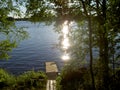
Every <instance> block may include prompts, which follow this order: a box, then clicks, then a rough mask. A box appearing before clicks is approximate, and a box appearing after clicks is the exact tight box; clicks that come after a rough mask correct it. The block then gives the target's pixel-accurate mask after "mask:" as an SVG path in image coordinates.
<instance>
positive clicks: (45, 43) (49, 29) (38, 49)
mask: <svg viewBox="0 0 120 90" xmlns="http://www.w3.org/2000/svg"><path fill="white" fill-rule="evenodd" d="M16 25H17V26H24V27H27V28H26V29H25V30H26V31H28V33H29V36H30V38H28V39H27V40H24V41H22V42H21V43H20V44H19V45H18V47H17V48H15V49H13V51H12V52H11V53H10V55H11V56H12V58H10V59H9V60H7V61H6V60H0V68H5V69H6V70H8V71H9V72H11V73H13V74H20V73H23V72H24V71H28V70H33V69H34V70H42V71H45V64H44V63H45V62H46V61H55V62H57V64H58V66H59V67H61V65H62V60H61V52H60V51H59V49H58V48H54V45H55V44H57V43H58V36H59V35H58V34H57V33H55V32H54V30H53V28H54V27H53V26H52V25H51V26H45V24H44V23H41V24H33V23H30V22H26V21H19V22H16Z"/></svg>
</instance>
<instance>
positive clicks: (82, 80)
mask: <svg viewBox="0 0 120 90" xmlns="http://www.w3.org/2000/svg"><path fill="white" fill-rule="evenodd" d="M56 81H57V84H56V88H57V90H78V89H82V90H92V89H91V80H90V74H89V72H88V69H87V68H85V67H81V68H80V67H78V68H76V69H73V68H72V65H67V66H66V67H65V68H64V69H63V71H62V72H61V74H60V76H58V77H57V79H56Z"/></svg>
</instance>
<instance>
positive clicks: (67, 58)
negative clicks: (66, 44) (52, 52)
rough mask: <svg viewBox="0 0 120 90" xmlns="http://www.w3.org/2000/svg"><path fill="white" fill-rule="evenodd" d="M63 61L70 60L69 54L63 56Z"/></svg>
mask: <svg viewBox="0 0 120 90" xmlns="http://www.w3.org/2000/svg"><path fill="white" fill-rule="evenodd" d="M62 59H63V60H69V59H70V56H69V55H68V54H65V55H63V56H62Z"/></svg>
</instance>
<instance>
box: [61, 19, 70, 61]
mask: <svg viewBox="0 0 120 90" xmlns="http://www.w3.org/2000/svg"><path fill="white" fill-rule="evenodd" d="M62 33H63V41H62V48H63V50H64V51H65V52H64V55H63V56H62V60H69V59H70V56H69V55H68V53H66V52H67V50H68V49H69V47H70V42H69V37H68V36H69V25H68V21H65V22H64V24H63V28H62Z"/></svg>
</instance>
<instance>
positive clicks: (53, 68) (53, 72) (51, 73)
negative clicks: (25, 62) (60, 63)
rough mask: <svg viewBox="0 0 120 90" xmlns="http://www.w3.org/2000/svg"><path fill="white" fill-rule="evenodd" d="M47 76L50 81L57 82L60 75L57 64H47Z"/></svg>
mask: <svg viewBox="0 0 120 90" xmlns="http://www.w3.org/2000/svg"><path fill="white" fill-rule="evenodd" d="M45 67H46V74H47V76H48V79H49V80H55V79H56V77H57V75H58V67H57V65H56V63H55V62H45Z"/></svg>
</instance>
